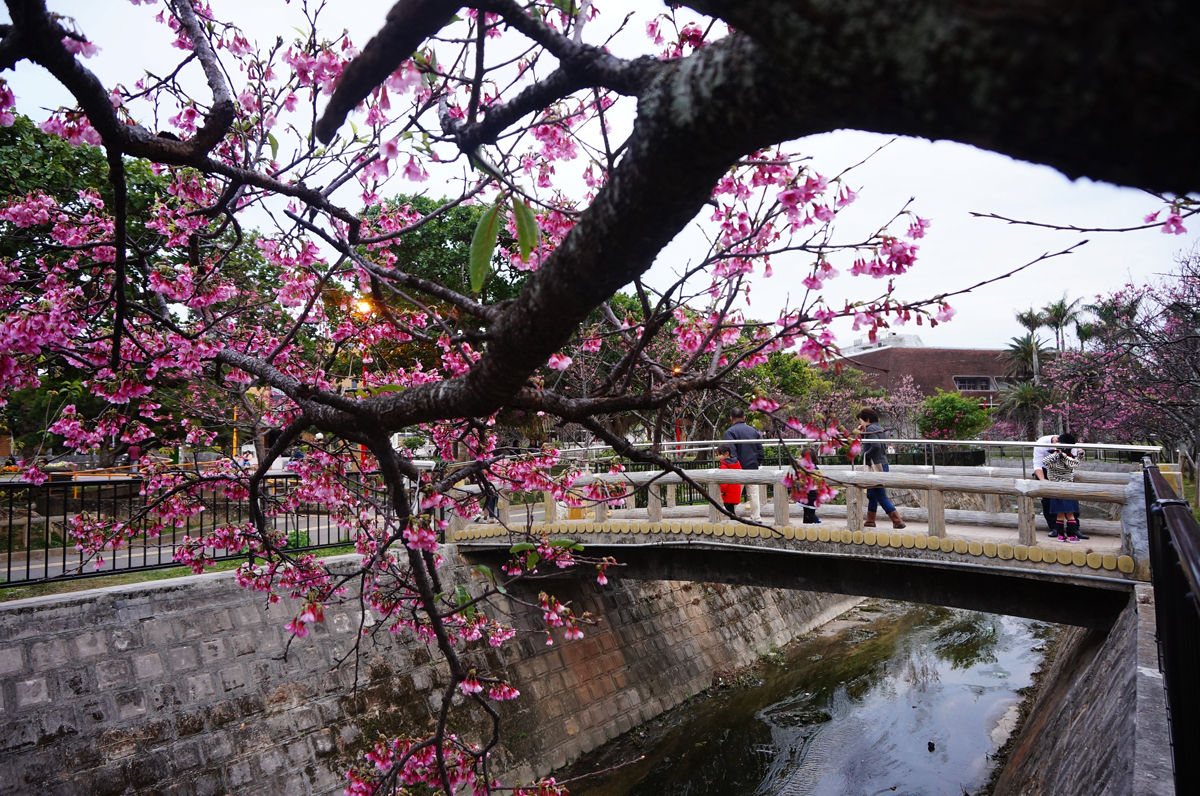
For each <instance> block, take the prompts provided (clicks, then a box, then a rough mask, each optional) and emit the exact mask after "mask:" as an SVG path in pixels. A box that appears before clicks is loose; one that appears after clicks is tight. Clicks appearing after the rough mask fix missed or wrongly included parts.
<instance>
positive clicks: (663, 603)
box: [0, 549, 854, 796]
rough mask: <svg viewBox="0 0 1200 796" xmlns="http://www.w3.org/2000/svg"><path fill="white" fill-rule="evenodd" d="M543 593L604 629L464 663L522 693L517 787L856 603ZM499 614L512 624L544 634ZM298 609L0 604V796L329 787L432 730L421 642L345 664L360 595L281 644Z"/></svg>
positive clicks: (665, 587)
mask: <svg viewBox="0 0 1200 796" xmlns="http://www.w3.org/2000/svg"><path fill="white" fill-rule="evenodd" d="M446 552H447V557H448V558H450V559H451V560H454V551H453V549H448V550H447V551H446ZM443 577H444V579H445V581H448V582H449V583H450V585H451V586H452V585H453V583H454V582H463V581H465V580H467V579H469V577H470V574H469V571H468V570H466V568H465V567H459V566H451V567H449V568H448V569H447V570H444V576H443ZM552 591H553V592H554V593H555V594H556V595H557V596H558V597H559V598H560V599H563V600H564V601H565V600H571V601H572V602H573V606H574V607H575V608H576V609H577V610H580V611H581V610H589V611H591V612H592V613H593V614H594V615H595V616H596V617H597V618H598V619H599V626H598V627H596V628H592V629H591V631H590V632H589V633H588V635H587V637H586V638H584V639H583V640H582V641H576V642H569V643H563V642H562V641H561V638H558V637H556V643H555V644H554V645H553V646H546V644H545V639H546V637H545V634H544V633H531V634H527V635H525V636H524V637H520V638H518V639H517V640H515V641H514V642H510V643H509V644H508V645H506V647H505V648H503V651H502V653H498V652H497V651H495V650H492V649H490V648H488V647H486V646H482V647H475V648H472V649H471V651H470V653H469V657H470V659H471V661H472V665H474V666H476V667H477V668H478V669H479V670H480V671H481V672H483V671H493V672H496V671H504V672H506V673H507V674H508V676H509V677H510V678H511V679H512V681H513V683H514V685H516V687H517V688H518V689H519V690H520V691H521V692H522V696H521V697H520V698H519V699H517V700H515V701H513V702H507V703H501V704H500V711H501V714H502V716H503V717H504V720H505V728H506V730H505V732H506V735H505V737H506V739H507V741H508V746H507V747H506V748H501V749H498V750H497V752H496V759H497V761H498V762H499V763H500V764H501V765H502V766H504V767H505V768H507V769H508V770H509V771H510V772H511V773H512V774H513V775H515V776H519V777H521V778H523V779H526V780H527V779H529V778H530V777H531V776H532V775H534V774H541V773H545V772H547V771H549V770H551V769H552V768H555V767H558V766H560V765H562V764H564V763H567V762H569V761H571V760H573V759H574V758H576V757H578V756H579V755H580V754H582V753H583V752H586V751H588V750H590V749H592V748H594V747H595V746H597V745H599V744H601V743H603V742H604V741H605V740H606V739H607V738H610V737H614V736H616V735H618V734H620V733H622V732H625V731H626V730H628V729H629V728H631V727H633V726H636V725H637V724H639V723H641V722H644V721H646V720H648V719H650V718H652V717H654V716H656V715H657V714H659V713H661V712H662V711H664V710H667V709H669V708H671V707H673V706H674V705H676V704H678V703H679V702H680V701H682V700H684V699H686V698H687V697H689V696H691V695H692V694H695V693H697V692H699V691H700V690H702V689H704V688H705V687H707V686H708V685H709V684H710V682H711V681H712V678H713V676H714V674H716V673H717V672H719V671H725V670H730V669H735V668H739V667H742V666H745V665H747V664H750V663H752V662H754V660H755V659H756V658H757V656H758V655H760V654H762V653H765V652H767V651H769V650H770V648H771V647H772V645H783V644H786V643H787V642H789V641H791V640H792V639H793V638H795V637H797V636H799V635H801V634H803V633H805V632H807V631H808V630H809V629H811V628H812V627H814V626H816V625H817V624H820V623H822V622H823V621H825V620H827V619H830V618H832V617H833V616H836V615H837V614H838V613H840V612H841V611H843V610H845V609H846V608H848V607H850V605H852V604H853V602H854V601H853V600H847V599H846V598H845V597H842V596H838V595H819V594H812V593H807V592H783V591H778V590H765V589H758V588H750V587H730V586H723V585H704V584H693V583H664V582H629V583H622V582H620V581H614V582H613V583H612V584H611V585H609V586H606V587H600V586H598V585H597V584H595V583H594V582H590V581H589V582H564V581H556V582H555V583H554V584H553V587H552ZM518 596H519V595H518ZM535 596H536V595H526V597H527V598H531V597H535ZM510 608H512V609H514V610H516V613H517V620H516V624H517V626H519V627H534V626H535V625H534V623H533V621H532V617H530V616H529V615H528V613H527V612H526V611H524V610H523V609H520V608H519V606H516V605H515V604H514V605H512V606H510ZM294 610H295V607H294V606H291V605H277V606H274V607H268V606H267V605H266V604H265V602H264V600H263V599H262V596H261V595H256V594H253V593H251V592H248V591H246V590H244V589H240V588H239V587H237V586H236V585H235V584H234V583H233V581H232V578H231V577H230V576H229V575H228V574H215V575H203V576H199V577H189V578H180V579H176V580H170V581H164V582H160V583H156V584H148V585H139V586H127V587H113V588H107V589H98V590H95V591H89V592H81V593H76V594H71V595H65V596H60V597H48V598H35V599H30V600H22V601H17V602H11V603H6V604H3V605H0V759H2V760H3V761H4V762H3V764H2V765H0V795H2V796H8V795H9V794H27V793H38V794H46V795H47V796H50V795H51V794H64V796H65V795H66V794H71V796H75V795H76V794H97V795H98V796H106V795H108V794H146V795H147V796H148V795H149V794H163V795H164V796H168V795H169V796H193V795H194V796H207V795H209V794H221V793H229V794H288V795H289V796H300V795H301V794H326V793H338V792H340V789H341V786H342V773H343V772H344V771H345V769H346V768H347V767H348V765H350V764H351V763H352V762H353V761H355V760H357V759H359V758H360V756H361V753H362V751H363V750H364V749H365V748H366V747H367V746H368V745H369V744H370V743H372V742H373V740H374V739H375V738H376V737H377V736H378V734H379V733H392V734H399V733H402V732H404V731H406V730H407V731H411V732H419V731H421V730H423V729H426V728H428V727H429V726H430V725H431V722H432V716H433V711H434V710H435V709H436V705H437V702H438V694H439V693H440V690H441V688H442V687H443V686H444V684H445V682H446V672H445V669H444V667H443V666H439V665H437V664H436V662H434V661H433V660H431V657H430V651H429V650H428V649H427V648H426V647H425V646H424V645H422V644H419V643H414V642H413V641H412V640H411V639H409V638H407V637H405V636H400V637H394V636H392V635H391V634H390V633H387V632H382V633H377V634H375V635H373V636H369V637H366V638H365V639H364V640H363V642H362V655H361V656H360V658H359V664H358V666H357V667H356V666H355V665H354V663H353V658H352V657H351V658H350V659H349V660H347V661H343V656H346V655H347V653H349V652H350V651H351V648H352V645H353V644H354V643H355V641H356V640H359V639H360V635H359V628H360V624H365V625H366V626H368V628H370V626H371V618H370V616H368V617H367V618H366V619H365V620H364V618H363V616H362V615H361V613H360V612H358V610H357V608H356V606H355V605H354V604H353V602H349V603H347V604H346V605H344V606H335V607H332V608H331V609H330V610H328V611H327V612H326V621H325V622H324V623H323V624H321V625H319V626H317V627H316V629H315V631H314V632H313V633H312V634H310V635H309V636H308V637H307V638H305V639H296V640H293V641H292V643H291V645H290V646H288V639H289V635H288V634H287V633H286V632H285V631H284V629H283V625H284V624H285V623H286V622H287V621H289V620H290V619H291V618H292V616H293V613H292V612H293V611H294ZM285 652H286V655H285ZM356 686H357V687H356ZM459 699H460V702H461V704H459V705H458V706H457V707H456V709H455V711H454V712H453V713H452V719H451V722H452V726H453V728H454V729H455V730H456V731H457V732H458V733H459V734H460V735H462V736H463V737H466V738H468V739H478V738H480V737H481V733H482V732H483V728H484V727H485V726H486V724H485V722H484V719H485V717H484V716H483V714H482V713H481V712H480V711H478V710H477V709H475V708H473V707H472V706H471V704H470V703H468V702H466V701H464V700H461V697H460V698H459Z"/></svg>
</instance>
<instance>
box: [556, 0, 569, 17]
mask: <svg viewBox="0 0 1200 796" xmlns="http://www.w3.org/2000/svg"><path fill="white" fill-rule="evenodd" d="M550 2H552V3H554V7H555V8H557V9H558V10H559V11H561V12H563V13H564V14H566V15H567V16H569V17H573V16H575V2H574V0H550Z"/></svg>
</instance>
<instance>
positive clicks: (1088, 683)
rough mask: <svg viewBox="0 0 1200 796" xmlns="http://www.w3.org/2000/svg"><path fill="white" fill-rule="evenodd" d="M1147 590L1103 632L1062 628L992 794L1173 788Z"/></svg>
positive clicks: (1144, 793) (1143, 793) (1136, 792)
mask: <svg viewBox="0 0 1200 796" xmlns="http://www.w3.org/2000/svg"><path fill="white" fill-rule="evenodd" d="M1154 634H1155V622H1154V596H1153V591H1152V590H1151V588H1150V587H1149V586H1138V588H1137V592H1136V595H1135V596H1134V597H1131V599H1130V601H1129V606H1128V607H1127V608H1126V609H1125V611H1123V612H1122V613H1121V616H1120V618H1119V619H1118V620H1117V623H1116V624H1115V625H1114V626H1113V628H1112V629H1111V630H1110V631H1109V632H1108V633H1107V634H1104V633H1101V632H1099V631H1096V630H1085V629H1083V628H1070V629H1069V630H1067V631H1066V633H1065V635H1064V637H1063V638H1062V640H1061V641H1060V642H1059V649H1058V653H1057V654H1056V656H1055V659H1054V663H1053V664H1052V665H1051V667H1050V670H1049V672H1047V674H1046V679H1045V682H1044V683H1043V686H1042V689H1041V692H1040V693H1039V695H1038V698H1037V701H1036V702H1035V703H1034V705H1033V707H1032V709H1031V710H1030V713H1029V717H1028V719H1027V720H1026V722H1025V726H1024V727H1023V728H1022V730H1021V734H1020V736H1019V737H1018V738H1017V740H1016V743H1015V744H1014V746H1013V748H1012V750H1011V752H1010V753H1009V756H1008V761H1007V763H1006V764H1005V767H1004V770H1003V771H1001V772H1000V776H999V777H998V778H997V780H996V785H995V788H994V790H993V794H994V796H1173V794H1174V793H1175V790H1174V787H1173V777H1172V771H1171V758H1170V748H1169V739H1168V732H1167V723H1166V706H1165V696H1164V694H1163V681H1162V675H1161V674H1160V673H1159V672H1158V660H1157V649H1156V647H1155V643H1154Z"/></svg>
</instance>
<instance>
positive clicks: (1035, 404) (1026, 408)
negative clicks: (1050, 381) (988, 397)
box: [996, 381, 1051, 437]
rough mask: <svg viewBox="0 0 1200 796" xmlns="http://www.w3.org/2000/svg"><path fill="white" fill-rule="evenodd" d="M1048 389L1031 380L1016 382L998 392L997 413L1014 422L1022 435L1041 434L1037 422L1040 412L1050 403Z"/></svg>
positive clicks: (1038, 435)
mask: <svg viewBox="0 0 1200 796" xmlns="http://www.w3.org/2000/svg"><path fill="white" fill-rule="evenodd" d="M1050 402H1051V396H1050V390H1049V389H1048V388H1047V387H1046V386H1045V385H1043V384H1034V383H1033V382H1031V381H1021V382H1016V383H1015V384H1012V385H1010V386H1008V387H1007V388H1005V389H1004V390H1003V391H1002V392H1001V393H1000V404H999V405H998V406H997V407H996V412H997V414H999V415H1001V416H1002V417H1006V418H1008V419H1009V420H1012V421H1013V422H1014V423H1016V424H1017V425H1018V426H1019V428H1020V430H1021V435H1022V436H1023V437H1029V436H1037V437H1040V436H1041V435H1042V429H1041V428H1040V426H1039V423H1041V421H1042V412H1043V411H1044V410H1045V408H1046V407H1047V406H1048V405H1049V404H1050Z"/></svg>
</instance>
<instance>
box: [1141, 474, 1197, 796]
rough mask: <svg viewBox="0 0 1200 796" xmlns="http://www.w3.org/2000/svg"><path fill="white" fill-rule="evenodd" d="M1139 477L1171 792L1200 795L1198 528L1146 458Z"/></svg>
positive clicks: (1186, 504) (1189, 513)
mask: <svg viewBox="0 0 1200 796" xmlns="http://www.w3.org/2000/svg"><path fill="white" fill-rule="evenodd" d="M1142 471H1143V473H1144V478H1145V483H1146V519H1147V525H1148V528H1149V535H1150V570H1151V579H1152V581H1153V583H1154V610H1155V614H1156V616H1157V621H1158V628H1157V637H1158V657H1159V668H1160V669H1162V672H1163V677H1164V679H1165V681H1166V687H1167V716H1168V720H1169V722H1170V726H1171V746H1172V752H1173V757H1174V761H1175V792H1176V793H1180V794H1182V793H1200V524H1197V522H1196V518H1195V517H1194V516H1193V514H1192V509H1191V507H1190V506H1189V505H1188V503H1187V501H1186V500H1183V499H1181V498H1180V497H1179V496H1178V495H1176V494H1175V491H1174V490H1173V489H1172V488H1171V486H1170V484H1168V483H1167V481H1166V479H1165V478H1163V476H1162V474H1161V473H1159V471H1158V467H1157V466H1155V465H1153V464H1152V463H1151V462H1150V459H1149V458H1147V459H1145V460H1144V462H1143V467H1142Z"/></svg>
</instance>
